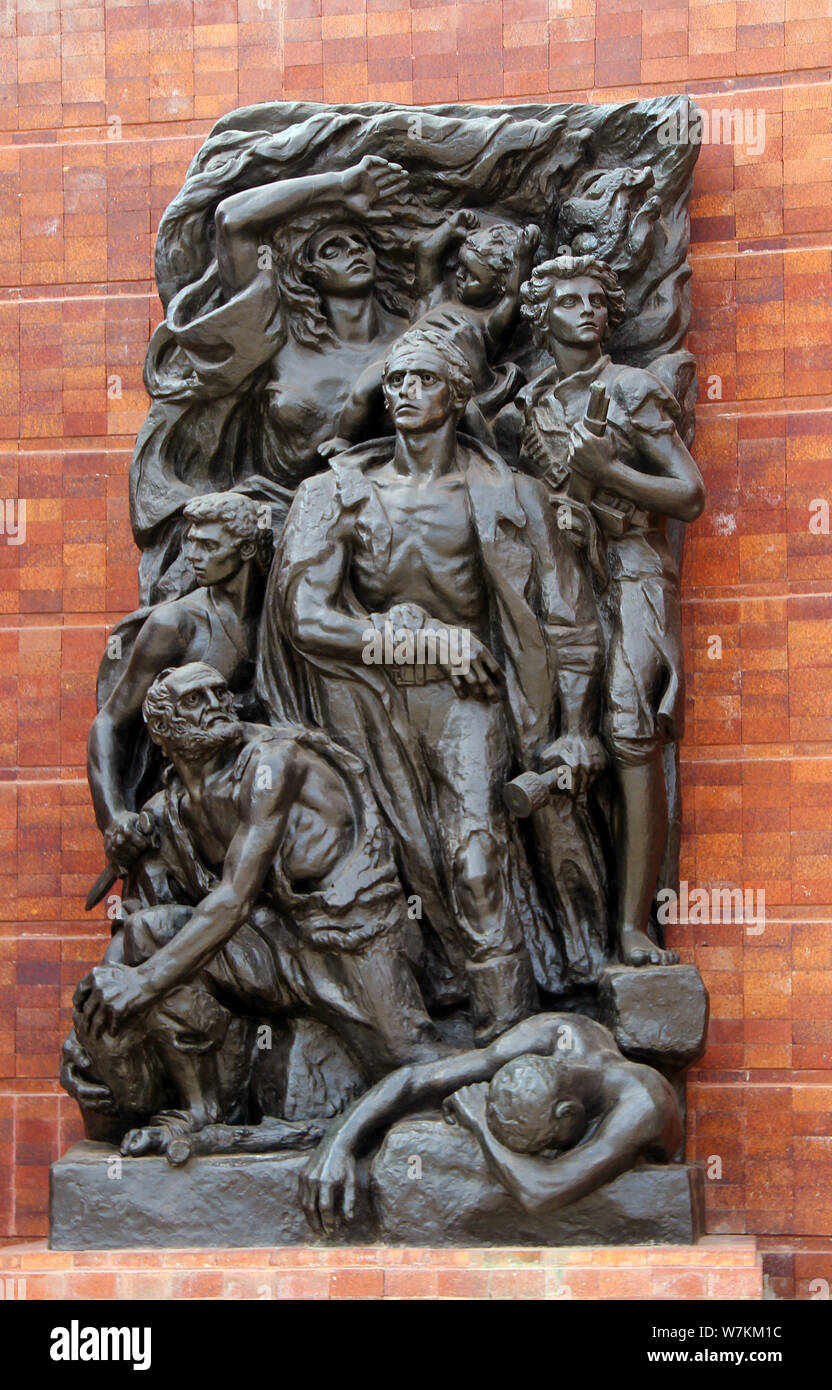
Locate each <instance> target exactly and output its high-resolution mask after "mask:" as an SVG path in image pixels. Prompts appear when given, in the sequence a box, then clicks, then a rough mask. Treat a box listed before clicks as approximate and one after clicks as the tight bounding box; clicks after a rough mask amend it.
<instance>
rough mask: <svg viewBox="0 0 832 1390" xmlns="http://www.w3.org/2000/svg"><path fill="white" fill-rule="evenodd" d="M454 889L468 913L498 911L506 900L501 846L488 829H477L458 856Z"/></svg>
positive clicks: (462, 906)
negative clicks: (504, 896)
mask: <svg viewBox="0 0 832 1390" xmlns="http://www.w3.org/2000/svg"><path fill="white" fill-rule="evenodd" d="M454 890H455V893H456V897H457V900H458V903H459V906H460V908H461V909H462V911H463V912H464V913H465V914H466V916H474V917H479V916H482V915H484V914H486V915H487V914H490V913H493V912H497V911H499V909H500V906H501V904H502V901H503V867H502V864H501V862H500V848H499V845H498V844H497V842H496V840H494V839H493V837H492V836H491V835H490V834H489V833H488V831H487V830H474V831H472V833H471V834H470V835H469V836H468V838H467V840H466V841H465V843H464V844H462V845H460V847H459V849H458V850H457V852H456V854H455V855H454Z"/></svg>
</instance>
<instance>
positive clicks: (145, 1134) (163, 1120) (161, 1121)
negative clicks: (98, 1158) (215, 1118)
mask: <svg viewBox="0 0 832 1390" xmlns="http://www.w3.org/2000/svg"><path fill="white" fill-rule="evenodd" d="M204 1123H205V1121H202V1122H200V1120H198V1119H197V1117H196V1115H194V1114H192V1113H191V1112H190V1111H188V1110H163V1111H162V1112H161V1113H160V1114H159V1115H154V1116H153V1117H152V1118H151V1121H150V1124H149V1125H143V1126H142V1127H141V1128H139V1129H131V1130H128V1132H127V1134H125V1136H124V1138H123V1139H122V1141H121V1152H122V1153H123V1155H124V1157H125V1158H141V1157H142V1155H143V1154H164V1156H165V1158H166V1159H167V1161H168V1163H170V1164H172V1165H173V1167H174V1168H178V1167H180V1166H181V1165H182V1164H183V1163H187V1161H188V1159H189V1158H190V1157H191V1154H192V1152H193V1140H194V1136H195V1135H196V1134H197V1133H198V1131H199V1130H200V1129H202V1127H203V1125H204Z"/></svg>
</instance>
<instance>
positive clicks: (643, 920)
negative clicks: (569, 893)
mask: <svg viewBox="0 0 832 1390" xmlns="http://www.w3.org/2000/svg"><path fill="white" fill-rule="evenodd" d="M617 772H618V783H619V787H620V790H621V806H620V825H619V832H618V855H617V859H618V873H619V884H618V950H619V955H620V958H621V961H622V962H623V964H624V965H675V964H676V963H677V962H678V960H679V956H678V953H677V952H676V951H664V950H662V949H661V948H660V947H659V946H657V945H656V944H655V942H653V941H651V940H650V937H649V936H648V935H647V923H648V921H649V919H650V905H651V903H652V901H653V894H654V892H655V889H656V881H657V879H658V875H659V869H660V867H661V862H662V855H663V854H664V845H665V840H666V838H667V791H666V788H665V780H664V766H663V763H662V755H661V749H659V750H658V752H657V753H656V754H655V755H654V756H653V757H652V758H650V760H649V761H648V762H644V763H637V764H636V765H635V766H634V767H627V766H622V765H621V764H620V763H619V764H618V765H617Z"/></svg>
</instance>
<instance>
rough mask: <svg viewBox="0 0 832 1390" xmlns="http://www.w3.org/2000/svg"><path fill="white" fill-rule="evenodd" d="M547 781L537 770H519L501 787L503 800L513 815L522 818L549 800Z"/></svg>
mask: <svg viewBox="0 0 832 1390" xmlns="http://www.w3.org/2000/svg"><path fill="white" fill-rule="evenodd" d="M549 795H550V792H549V783H548V782H547V780H546V778H545V777H542V776H541V775H540V773H539V772H521V774H520V776H519V777H515V778H514V779H513V780H512V781H511V782H506V785H505V786H504V787H503V801H504V802H505V804H506V807H507V808H508V810H509V811H510V812H511V814H512V815H513V816H516V817H517V819H518V820H524V819H525V817H526V816H530V815H531V814H532V812H533V811H539V810H540V808H541V806H545V805H546V802H547V801H548V800H549Z"/></svg>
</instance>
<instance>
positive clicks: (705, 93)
mask: <svg viewBox="0 0 832 1390" xmlns="http://www.w3.org/2000/svg"><path fill="white" fill-rule="evenodd" d="M282 8H283V7H282V6H281V9H282ZM547 23H548V21H547ZM595 42H596V43H597V36H596V39H595ZM237 51H238V55H239V54H240V53H241V52H244V49H243V50H240V49H239V48H238V50H237ZM193 52H196V50H193ZM290 66H295V65H294V64H291V65H290ZM765 78H776V79H780V81H779V82H778V83H777V85H776V86H770V85H762V83H761V79H762V80H764V79H765ZM829 78H830V70H829V68H828V67H826V68H799V69H797V70H795V71H790V72H788V73H786V72H784V70H783V69H782V68H781V69H779V70H778V69H772V70H771V71H770V72H755V73H749V74H748V75H747V76H746V77H745V78H742V77H735V76H734V77H732V76H730V75H728V74H726V76H725V77H723V78H715V79H713V80H714V81H715V82H717V83H719V82H731V83H733V84H736V85H732V86H731V87H724V88H720V87H718V86H717V87H706V88H704V89H703V88H701V87H699V86H698V85H697V79H696V78H691V79H688V80H687V81H684V82H683V83H682V85H683V87H684V93H683V94H684V95H685V96H690V97H693V98H694V100H698V99H699V98H702V99H703V100H705V99H710V98H712V97H713V98H716V97H725V98H728V97H732V96H736V95H738V94H742V95H746V94H748V93H750V92H755V91H760V92H771V91H775V92H782V91H788V90H791V89H792V88H794V87H813V86H817V85H818V84H823V83H825V82H828V81H829ZM787 79H788V80H787ZM281 85H283V84H282V83H281ZM638 85H639V87H643V88H644V90H645V92H646V93H648V95H645V96H643V97H640V98H639V100H641V101H649V100H650V99H651V98H650V95H649V93H652V92H653V90H654V89H655V91H656V92H658V93H661V84H660V83H657V82H646V83H639V84H638ZM620 86H621V84H620V83H616V84H613V85H611V86H609V87H599V86H595V85H593V86H592V87H587V88H580V90H581V91H585V92H586V97H587V101H588V102H591V103H593V104H596V105H599V106H613V105H616V104H618V103H616V102H615V100H614V98H611V97H609V96H607V98H606V100H604V99H603V94H604V93H612V92H616V91H618V90H619V89H620ZM557 95H558V93H557V92H548V93H546V96H547V97H548V98H549V101H548V103H547V102H545V101H542V100H538V101H535V100H534V99H531V98H529V99H526V100H525V101H523V100H518V99H517V98H512V99H511V100H509V99H508V98H506V97H504V98H503V101H502V102H495V100H494V98H492V97H477V98H474V99H472V100H469V101H465V102H457V103H455V104H456V105H462V106H472V107H477V106H494V105H502V104H505V105H511V106H512V107H514V106H541V105H546V104H549V105H558V106H561V105H562V106H567V105H570V104H571V103H570V102H568V101H562V102H552V101H551V98H552V97H553V96H557ZM599 97H600V99H599ZM290 99H291V98H286V97H285V96H284V97H281V98H275V100H290ZM248 104H249V105H250V103H248ZM306 104H307V105H309V106H325V105H326V103H324V102H312V101H310V102H308V103H306ZM390 104H391V103H389V102H377V103H373V105H380V106H386V105H390ZM627 104H629V103H627ZM407 105H408V106H411V105H412V106H413V107H414V109H421V110H430V109H431V107H436V106H440V107H442V106H447V105H449V103H448V102H429V103H427V104H425V103H415V102H412V103H411V102H409V103H407ZM235 109H245V108H235ZM218 119H220V118H218V117H215V116H206V117H198V116H197V117H195V116H185V117H172V118H171V119H169V120H164V119H160V120H154V121H146V122H142V123H141V125H139V124H136V125H135V126H134V125H132V124H131V125H129V126H128V130H129V131H130V133H129V134H125V133H124V127H122V133H121V136H120V138H119V140H118V141H115V140H113V139H112V138H111V137H110V135H109V133H108V132H109V130H110V127H108V126H105V125H101V124H100V122H96V123H95V124H91V125H88V126H83V125H76V126H65V127H64V126H48V127H46V126H45V127H44V128H43V130H42V131H34V132H32V134H35V135H39V134H44V135H45V134H46V132H47V131H54V132H55V134H57V135H64V136H69V137H70V138H69V139H63V140H46V139H43V140H20V139H15V138H14V137H15V136H20V135H21V134H26V133H27V132H21V131H19V130H0V149H17V150H29V149H50V150H59V149H66V148H67V147H68V146H73V145H77V146H85V145H96V144H101V145H104V144H106V145H116V144H117V145H119V146H123V145H127V144H131V145H133V144H135V145H144V144H146V143H147V140H148V139H150V140H151V141H158V142H159V143H168V144H169V143H172V142H174V141H178V140H188V139H194V140H199V141H200V143H202V141H203V140H204V138H205V136H206V135H208V134H210V132H211V131H212V130H213V128H214V126H215V125H216V124H217V120H218ZM149 125H150V126H153V127H154V129H159V128H161V131H162V132H163V133H160V134H156V135H151V136H149V137H148V136H147V135H141V134H139V133H138V132H140V131H141V130H142V129H143V128H144V127H146V126H149ZM186 126H190V127H191V129H186V128H185V127H186ZM195 126H196V127H198V129H194V127H195ZM133 130H136V132H137V134H135V135H133V133H132V132H133ZM168 130H169V131H171V134H167V133H166V132H167V131H168ZM83 131H97V132H100V134H96V135H95V136H93V137H92V138H91V139H83V138H82V135H81V132H83ZM174 132H175V133H174Z"/></svg>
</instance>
